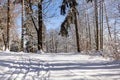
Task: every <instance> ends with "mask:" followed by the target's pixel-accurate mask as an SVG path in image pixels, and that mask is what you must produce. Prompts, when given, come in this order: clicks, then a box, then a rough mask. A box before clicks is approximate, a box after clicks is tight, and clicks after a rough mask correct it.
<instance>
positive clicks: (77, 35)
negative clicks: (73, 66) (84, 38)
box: [74, 12, 80, 52]
mask: <svg viewBox="0 0 120 80" xmlns="http://www.w3.org/2000/svg"><path fill="white" fill-rule="evenodd" d="M74 14H75V30H76V45H77V51H78V52H80V45H79V31H78V24H77V13H76V12H75V13H74Z"/></svg>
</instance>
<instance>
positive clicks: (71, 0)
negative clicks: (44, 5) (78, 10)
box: [61, 0, 78, 15]
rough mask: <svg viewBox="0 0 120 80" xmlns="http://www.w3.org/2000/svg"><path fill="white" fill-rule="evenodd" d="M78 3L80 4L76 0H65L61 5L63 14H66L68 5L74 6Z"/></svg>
mask: <svg viewBox="0 0 120 80" xmlns="http://www.w3.org/2000/svg"><path fill="white" fill-rule="evenodd" d="M77 5H78V3H77V1H76V0H63V2H62V5H61V15H65V14H66V9H67V7H69V8H72V7H75V6H77Z"/></svg>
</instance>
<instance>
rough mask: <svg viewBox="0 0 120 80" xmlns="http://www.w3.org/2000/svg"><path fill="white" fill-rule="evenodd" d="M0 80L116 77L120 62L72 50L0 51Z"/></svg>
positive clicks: (105, 79)
mask: <svg viewBox="0 0 120 80" xmlns="http://www.w3.org/2000/svg"><path fill="white" fill-rule="evenodd" d="M0 80H120V62H119V61H112V60H109V59H104V58H102V57H100V56H88V55H82V54H72V53H71V54H67V53H66V54H65V53H63V54H49V53H47V54H28V53H6V52H0Z"/></svg>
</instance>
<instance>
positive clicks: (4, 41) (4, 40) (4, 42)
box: [2, 33, 7, 50]
mask: <svg viewBox="0 0 120 80" xmlns="http://www.w3.org/2000/svg"><path fill="white" fill-rule="evenodd" d="M2 38H3V44H4V50H6V48H7V46H6V39H5V35H4V34H3V33H2Z"/></svg>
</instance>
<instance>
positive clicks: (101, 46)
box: [100, 1, 103, 50]
mask: <svg viewBox="0 0 120 80" xmlns="http://www.w3.org/2000/svg"><path fill="white" fill-rule="evenodd" d="M100 49H101V50H103V1H101V2H100Z"/></svg>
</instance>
